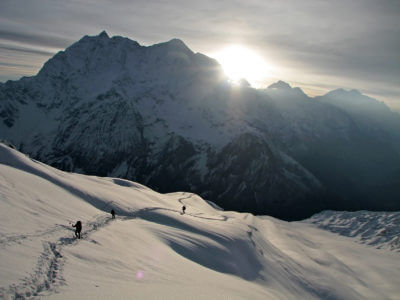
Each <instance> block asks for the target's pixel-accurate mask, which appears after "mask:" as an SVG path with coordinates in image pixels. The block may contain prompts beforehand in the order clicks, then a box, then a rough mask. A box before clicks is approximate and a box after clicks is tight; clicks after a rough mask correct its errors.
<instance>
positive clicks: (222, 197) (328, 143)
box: [0, 32, 400, 220]
mask: <svg viewBox="0 0 400 300" xmlns="http://www.w3.org/2000/svg"><path fill="white" fill-rule="evenodd" d="M0 121H1V123H0V139H2V140H4V141H8V142H9V143H12V144H13V145H14V146H15V147H16V148H17V149H18V150H20V151H22V152H24V153H27V154H29V155H30V156H31V157H33V158H35V159H37V160H40V161H43V162H45V163H47V164H50V165H52V166H54V167H57V168H59V169H62V170H65V171H70V172H79V173H83V174H89V175H97V176H111V177H120V178H125V179H129V180H134V181H137V182H140V183H142V184H145V185H147V186H149V187H151V188H153V189H155V190H157V191H159V192H175V191H188V192H193V193H197V194H199V195H201V196H202V197H203V198H205V199H208V200H212V201H213V202H215V203H217V204H218V205H220V206H221V207H223V208H224V209H229V210H237V211H244V212H251V213H254V214H269V215H272V216H275V217H279V218H282V219H286V220H298V219H303V218H306V217H309V216H311V215H312V214H314V213H316V212H319V211H321V210H324V209H340V210H356V209H371V210H396V209H397V210H398V209H400V203H399V201H398V198H399V196H400V116H399V114H397V113H394V112H392V111H391V110H390V109H389V108H388V107H387V106H386V105H385V104H383V103H382V102H379V101H377V100H375V99H372V98H370V97H368V96H365V95H362V94H361V93H360V92H358V91H355V90H350V91H346V90H343V89H338V90H335V91H332V92H329V93H328V94H326V95H324V96H320V97H315V98H311V97H309V96H307V95H306V94H305V93H304V92H303V91H302V90H301V89H300V88H292V87H291V86H290V85H289V84H287V83H285V82H283V81H279V82H277V83H274V84H272V85H271V86H269V87H268V88H266V89H254V88H252V87H251V86H249V85H248V84H241V85H237V84H234V83H232V82H230V81H229V79H228V78H226V76H225V75H224V73H223V71H222V68H221V66H220V65H219V64H218V62H217V61H216V60H214V59H212V58H209V57H207V56H205V55H203V54H200V53H194V52H193V51H191V50H190V49H189V48H188V47H187V46H186V45H185V44H184V43H183V42H182V41H181V40H178V39H173V40H171V41H168V42H165V43H161V44H156V45H153V46H149V47H145V46H141V45H139V44H138V43H137V42H135V41H132V40H130V39H128V38H123V37H118V36H116V37H112V38H110V37H109V36H108V35H107V33H106V32H102V33H101V34H99V35H98V36H85V37H83V38H82V39H81V40H80V41H78V42H76V43H75V44H73V45H71V46H70V47H68V48H67V49H66V50H65V51H60V52H59V53H57V54H56V55H55V56H54V57H53V58H51V59H50V60H49V61H47V62H46V63H45V64H44V66H43V67H42V69H41V70H40V71H39V73H38V74H37V75H36V76H32V77H24V78H21V79H20V80H17V81H7V82H6V83H4V84H3V83H1V84H0Z"/></svg>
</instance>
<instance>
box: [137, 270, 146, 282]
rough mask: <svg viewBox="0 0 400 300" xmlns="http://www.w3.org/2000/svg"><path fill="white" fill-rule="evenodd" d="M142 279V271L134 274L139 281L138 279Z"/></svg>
mask: <svg viewBox="0 0 400 300" xmlns="http://www.w3.org/2000/svg"><path fill="white" fill-rule="evenodd" d="M143 277H144V273H143V271H140V270H139V271H138V272H137V274H136V278H137V279H139V280H140V279H143Z"/></svg>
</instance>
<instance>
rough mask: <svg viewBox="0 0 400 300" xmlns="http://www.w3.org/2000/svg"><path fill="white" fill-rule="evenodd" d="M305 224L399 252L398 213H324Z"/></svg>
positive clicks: (399, 229) (399, 215)
mask: <svg viewBox="0 0 400 300" xmlns="http://www.w3.org/2000/svg"><path fill="white" fill-rule="evenodd" d="M307 222H311V223H313V224H315V225H317V226H318V227H319V228H322V229H327V230H330V231H332V232H335V233H339V234H341V235H344V236H349V237H354V238H355V239H356V240H357V241H359V242H360V243H363V244H368V245H372V246H375V247H376V248H378V249H382V248H383V249H389V250H393V251H396V252H400V212H371V211H357V212H335V211H324V212H322V213H319V214H316V215H314V216H313V217H312V218H310V219H309V220H307Z"/></svg>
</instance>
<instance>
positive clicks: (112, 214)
mask: <svg viewBox="0 0 400 300" xmlns="http://www.w3.org/2000/svg"><path fill="white" fill-rule="evenodd" d="M111 216H112V218H113V219H115V211H114V210H113V209H112V210H111Z"/></svg>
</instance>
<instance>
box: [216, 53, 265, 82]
mask: <svg viewBox="0 0 400 300" xmlns="http://www.w3.org/2000/svg"><path fill="white" fill-rule="evenodd" d="M213 57H214V58H215V59H216V60H217V61H218V62H219V63H220V64H221V66H222V68H223V70H224V72H225V74H226V75H227V76H228V77H229V78H230V79H231V80H232V81H233V82H238V81H239V80H240V79H242V78H244V79H246V80H247V81H249V82H250V83H251V84H252V85H254V83H257V82H260V81H261V80H262V78H264V77H266V76H267V75H268V70H269V67H268V64H267V63H266V61H265V60H264V59H263V58H262V57H261V56H259V55H258V54H256V53H255V52H254V51H252V50H250V49H248V48H246V47H244V46H241V45H231V46H229V47H226V48H224V49H222V50H221V51H219V52H216V53H215V54H214V55H213Z"/></svg>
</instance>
